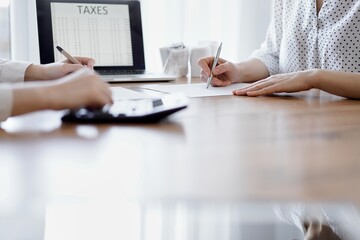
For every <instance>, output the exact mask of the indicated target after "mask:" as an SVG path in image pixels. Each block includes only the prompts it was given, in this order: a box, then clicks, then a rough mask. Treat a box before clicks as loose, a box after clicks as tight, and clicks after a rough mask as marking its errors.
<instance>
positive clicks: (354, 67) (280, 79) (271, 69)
mask: <svg viewBox="0 0 360 240" xmlns="http://www.w3.org/2000/svg"><path fill="white" fill-rule="evenodd" d="M212 61H213V57H205V58H202V59H199V61H198V63H199V65H200V67H201V68H202V70H201V79H202V80H203V81H206V80H207V78H208V76H209V75H210V71H211V70H210V66H211V64H212ZM213 74H214V78H213V80H212V85H213V86H219V87H220V86H227V85H229V84H232V83H236V82H254V83H252V84H250V85H249V86H247V87H245V88H242V89H238V90H235V91H234V92H233V94H234V95H239V96H244V95H247V96H260V95H267V94H272V93H280V92H298V91H306V90H309V89H312V88H317V89H320V90H324V91H327V92H329V93H332V94H335V95H338V96H343V97H346V98H352V99H360V1H359V0H275V5H274V17H273V20H272V22H271V24H270V26H269V29H268V32H267V36H266V39H265V41H264V43H263V44H262V46H261V48H260V49H258V50H256V51H254V52H253V54H252V55H251V57H250V58H249V59H248V60H247V61H244V62H241V63H232V62H229V61H226V60H225V59H220V60H219V65H218V66H217V67H216V68H215V69H214V71H213Z"/></svg>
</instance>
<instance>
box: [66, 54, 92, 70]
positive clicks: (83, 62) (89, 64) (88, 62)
mask: <svg viewBox="0 0 360 240" xmlns="http://www.w3.org/2000/svg"><path fill="white" fill-rule="evenodd" d="M75 59H76V60H77V61H78V62H79V63H80V64H72V63H71V62H70V61H69V60H64V61H62V62H63V63H66V64H71V65H78V66H79V65H81V66H82V67H83V66H87V67H88V68H90V69H93V68H94V65H95V59H93V58H89V57H75Z"/></svg>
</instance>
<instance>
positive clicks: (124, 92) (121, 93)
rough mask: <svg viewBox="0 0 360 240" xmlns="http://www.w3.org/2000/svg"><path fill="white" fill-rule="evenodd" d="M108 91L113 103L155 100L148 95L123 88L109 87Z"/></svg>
mask: <svg viewBox="0 0 360 240" xmlns="http://www.w3.org/2000/svg"><path fill="white" fill-rule="evenodd" d="M110 89H111V92H112V97H113V100H114V101H120V100H134V99H152V98H155V97H153V96H150V95H148V94H145V93H141V92H137V91H134V90H130V89H127V88H123V87H111V88H110Z"/></svg>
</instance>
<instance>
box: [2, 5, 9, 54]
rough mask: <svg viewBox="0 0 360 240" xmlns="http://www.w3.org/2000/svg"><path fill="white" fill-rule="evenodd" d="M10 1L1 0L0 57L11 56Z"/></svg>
mask: <svg viewBox="0 0 360 240" xmlns="http://www.w3.org/2000/svg"><path fill="white" fill-rule="evenodd" d="M9 2H10V0H1V1H0V58H9V57H10V35H9V34H10V30H9V29H10V28H9V27H10V22H9Z"/></svg>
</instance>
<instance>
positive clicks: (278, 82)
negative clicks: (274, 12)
mask: <svg viewBox="0 0 360 240" xmlns="http://www.w3.org/2000/svg"><path fill="white" fill-rule="evenodd" d="M315 74H316V70H307V71H303V72H295V73H288V74H279V75H274V76H271V77H268V78H266V79H264V80H260V81H258V82H255V83H253V84H251V85H249V86H248V87H245V88H242V89H238V90H235V91H233V94H234V95H237V96H245V95H247V96H251V97H257V96H261V95H269V94H273V93H281V92H286V93H292V92H300V91H307V90H310V89H311V88H313V85H312V80H313V79H314V77H315Z"/></svg>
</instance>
